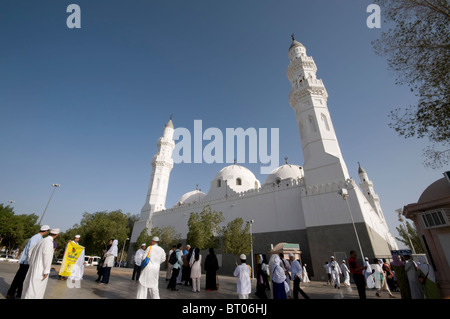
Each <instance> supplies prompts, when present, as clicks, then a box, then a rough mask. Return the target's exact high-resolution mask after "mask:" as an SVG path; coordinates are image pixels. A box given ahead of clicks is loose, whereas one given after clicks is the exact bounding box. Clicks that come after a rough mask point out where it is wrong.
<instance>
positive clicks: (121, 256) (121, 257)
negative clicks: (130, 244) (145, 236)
mask: <svg viewBox="0 0 450 319" xmlns="http://www.w3.org/2000/svg"><path fill="white" fill-rule="evenodd" d="M129 239H130V238H127V239H125V242H124V243H123V247H122V254H121V255H120V261H119V267H118V268H120V264H121V263H122V259H123V251H124V249H125V245H126V244H127V240H129Z"/></svg>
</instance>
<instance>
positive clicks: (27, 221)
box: [0, 204, 39, 251]
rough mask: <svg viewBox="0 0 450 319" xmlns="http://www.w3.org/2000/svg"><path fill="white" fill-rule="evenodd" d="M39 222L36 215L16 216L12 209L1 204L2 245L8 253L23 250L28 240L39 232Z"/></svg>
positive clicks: (0, 229) (0, 239)
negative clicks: (17, 249) (13, 250)
mask: <svg viewBox="0 0 450 319" xmlns="http://www.w3.org/2000/svg"><path fill="white" fill-rule="evenodd" d="M37 220H38V216H37V215H35V214H30V215H25V214H24V215H15V214H14V209H13V208H12V207H10V206H4V205H3V204H0V245H1V246H6V247H7V249H8V251H11V250H12V249H16V248H20V249H22V248H23V247H24V246H25V244H26V242H27V240H28V239H29V238H31V236H33V235H34V234H36V233H37V232H38V231H39V225H37V224H36V222H37Z"/></svg>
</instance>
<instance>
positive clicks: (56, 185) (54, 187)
mask: <svg viewBox="0 0 450 319" xmlns="http://www.w3.org/2000/svg"><path fill="white" fill-rule="evenodd" d="M52 186H53V192H52V194H51V195H50V199H49V200H48V202H47V206H45V209H44V212H43V213H42V216H41V219H40V220H39V223H38V224H39V225H40V224H41V222H42V219H43V218H44V215H45V212H46V211H47V208H48V204H50V201H51V200H52V197H53V194H54V193H55V190H56V188H57V187H61V185H59V184H52Z"/></svg>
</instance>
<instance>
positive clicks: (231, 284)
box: [0, 262, 401, 300]
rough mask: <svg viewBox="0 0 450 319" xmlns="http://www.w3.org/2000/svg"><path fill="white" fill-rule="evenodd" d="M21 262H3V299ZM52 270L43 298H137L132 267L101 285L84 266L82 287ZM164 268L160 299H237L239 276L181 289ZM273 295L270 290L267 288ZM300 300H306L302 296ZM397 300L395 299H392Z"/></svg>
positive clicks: (327, 295)
mask: <svg viewBox="0 0 450 319" xmlns="http://www.w3.org/2000/svg"><path fill="white" fill-rule="evenodd" d="M18 267H19V265H18V264H17V263H9V262H0V299H2V298H6V293H7V291H8V289H9V286H10V284H11V282H12V280H13V278H14V276H15V274H16V271H17V269H18ZM53 267H54V268H55V271H52V273H51V275H50V278H49V281H48V285H47V290H46V293H45V297H44V299H135V298H136V294H137V287H138V285H139V284H138V283H137V282H136V281H132V280H131V275H132V269H130V268H113V269H112V270H111V278H110V281H109V284H107V285H100V284H98V283H97V282H95V279H97V272H96V269H95V268H92V267H85V271H84V279H83V280H82V281H81V288H69V287H68V286H67V282H66V281H62V280H58V275H57V274H58V271H59V265H53ZM165 275H166V272H165V271H161V272H160V285H159V293H160V297H161V299H238V295H237V293H236V278H235V277H231V276H219V283H220V288H219V290H217V291H205V290H204V289H202V290H201V291H200V292H197V293H194V292H192V291H191V289H192V288H191V287H185V286H183V285H179V286H178V288H179V291H170V290H167V289H166V287H167V282H166V280H165ZM204 284H205V275H203V276H202V278H201V285H202V288H203V287H204ZM255 286H256V283H255V280H253V283H252V294H251V295H250V299H259V298H258V297H257V296H256V295H255V294H254V291H255V290H254V289H255V288H254V287H255ZM301 288H302V289H303V291H305V293H306V294H307V295H308V296H309V297H310V298H311V299H359V297H358V292H357V290H356V286H355V285H354V284H351V286H350V287H344V286H341V289H335V288H334V287H332V286H327V285H326V283H325V282H322V281H311V282H309V283H305V284H303V283H302V285H301ZM266 292H267V296H268V297H269V298H271V294H270V291H266ZM393 294H394V296H395V297H396V299H400V298H401V297H400V293H399V292H394V293H393ZM381 295H382V297H381V298H380V297H377V296H375V290H373V289H367V298H368V299H390V298H389V296H388V295H387V293H386V292H383V293H382V294H381ZM299 298H300V299H303V298H302V296H301V295H299ZM391 300H395V299H391Z"/></svg>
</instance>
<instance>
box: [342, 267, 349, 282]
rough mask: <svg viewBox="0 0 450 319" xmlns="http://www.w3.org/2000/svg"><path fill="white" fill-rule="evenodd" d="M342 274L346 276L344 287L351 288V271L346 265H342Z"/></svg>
mask: <svg viewBox="0 0 450 319" xmlns="http://www.w3.org/2000/svg"><path fill="white" fill-rule="evenodd" d="M341 272H342V274H343V275H344V285H346V286H350V270H348V267H347V265H346V264H344V263H342V264H341Z"/></svg>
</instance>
